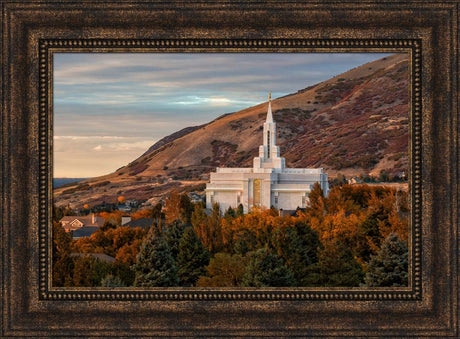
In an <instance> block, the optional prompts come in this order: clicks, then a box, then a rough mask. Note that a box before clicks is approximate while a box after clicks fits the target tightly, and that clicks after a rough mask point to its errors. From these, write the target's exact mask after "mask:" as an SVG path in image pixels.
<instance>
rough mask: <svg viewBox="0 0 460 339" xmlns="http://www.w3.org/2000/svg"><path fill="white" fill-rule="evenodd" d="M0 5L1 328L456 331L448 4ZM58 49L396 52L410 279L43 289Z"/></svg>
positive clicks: (453, 51)
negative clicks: (406, 65) (404, 103)
mask: <svg viewBox="0 0 460 339" xmlns="http://www.w3.org/2000/svg"><path fill="white" fill-rule="evenodd" d="M0 4H1V9H2V26H1V35H2V38H1V64H2V67H1V70H0V72H1V78H2V86H1V88H0V97H1V105H2V109H1V112H0V116H1V121H2V124H1V128H2V143H1V148H2V153H1V157H2V167H1V176H2V181H1V184H0V187H1V192H2V199H1V202H0V204H1V209H2V219H1V224H0V227H1V230H0V231H1V237H0V241H1V246H0V250H1V257H2V260H1V270H0V275H1V279H0V284H1V293H2V294H1V295H2V297H1V309H2V317H1V334H0V336H8V337H15V336H20V337H28V336H29V337H40V336H45V337H53V336H73V337H81V336H84V337H88V336H91V337H97V336H104V337H108V336H124V337H127V336H134V337H144V336H148V337H152V336H160V337H164V336H188V337H190V336H202V337H203V336H204V337H220V336H232V337H235V336H244V337H248V336H263V337H267V336H274V337H286V336H328V337H330V336H387V337H394V336H402V335H410V336H441V337H449V336H452V337H456V336H458V252H457V248H458V244H457V235H458V223H459V219H458V211H459V205H458V187H459V186H458V179H459V172H458V156H459V151H458V142H459V139H458V131H459V124H458V87H457V86H458V83H457V81H458V22H459V15H458V9H459V3H458V1H457V0H447V1H437V0H434V1H431V2H430V3H424V2H423V1H418V0H414V1H391V0H389V1H384V2H382V1H373V0H364V1H353V0H330V1H327V2H323V1H315V0H307V1H295V0H277V1H275V0H266V1H259V0H248V1H247V2H245V3H234V2H233V1H227V0H206V1H205V0H201V1H200V0H199V1H196V2H193V3H190V2H187V1H179V0H171V1H168V2H164V1H161V0H150V1H147V0H119V1H116V2H112V1H107V0H85V1H81V2H75V1H72V0H69V1H66V0H26V1H14V0H0ZM63 52H66V53H82V52H102V53H111V52H125V53H131V52H132V53H145V52H160V53H162V52H164V53H169V52H180V53H188V52H199V53H216V52H227V53H242V52H246V53H260V52H264V53H312V52H331V53H336V52H394V53H408V55H409V60H410V74H411V75H410V81H409V88H408V90H409V91H410V96H409V97H410V104H409V126H410V127H409V167H410V168H409V185H410V190H409V192H410V205H411V213H410V222H409V224H410V237H409V247H410V252H409V257H410V258H409V259H410V260H409V262H410V264H409V275H410V281H409V286H408V287H407V288H303V287H295V288H264V289H260V288H185V287H184V288H176V287H175V288H145V289H140V288H135V287H128V288H77V287H53V286H52V280H51V232H52V229H51V214H52V162H53V159H52V147H53V142H52V135H53V128H52V126H53V105H52V102H53V88H52V80H53V74H52V70H53V54H54V53H63ZM88 319H91V321H88Z"/></svg>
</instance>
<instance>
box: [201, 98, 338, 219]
mask: <svg viewBox="0 0 460 339" xmlns="http://www.w3.org/2000/svg"><path fill="white" fill-rule="evenodd" d="M316 182H319V184H320V186H321V188H322V189H323V192H324V195H325V196H326V195H327V194H328V193H329V184H328V181H327V173H323V169H322V168H286V167H285V160H284V158H282V157H280V150H279V147H278V146H277V145H276V123H275V122H273V115H272V107H271V95H270V94H269V97H268V111H267V120H266V121H265V123H264V127H263V145H261V146H259V156H258V157H256V158H254V165H253V167H252V168H228V167H217V169H216V172H215V173H211V178H210V183H208V184H207V185H206V208H212V204H213V203H215V202H218V203H219V205H220V208H221V211H225V210H226V209H228V208H229V207H237V206H238V205H239V204H242V205H243V208H244V213H248V212H249V211H250V210H251V208H252V207H258V208H262V209H266V208H270V207H271V206H274V207H276V208H277V209H279V210H285V211H286V210H295V209H297V207H300V208H303V207H306V206H307V205H308V203H309V199H308V194H309V193H310V191H311V189H312V188H313V185H314V184H315V183H316Z"/></svg>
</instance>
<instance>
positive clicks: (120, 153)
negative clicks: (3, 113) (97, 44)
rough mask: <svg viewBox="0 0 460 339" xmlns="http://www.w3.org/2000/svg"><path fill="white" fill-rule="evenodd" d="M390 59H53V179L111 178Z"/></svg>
mask: <svg viewBox="0 0 460 339" xmlns="http://www.w3.org/2000/svg"><path fill="white" fill-rule="evenodd" d="M383 56H385V55H384V54H376V53H367V54H358V53H354V54H352V53H348V54H345V53H334V54H332V53H331V54H306V53H303V54H302V53H290V54H281V53H278V54H277V53H271V54H268V53H251V54H237V53H234V54H230V53H228V54H214V53H209V54H196V53H195V54H194V53H178V54H169V53H162V54H153V53H138V54H134V53H131V54H128V53H55V54H54V73H53V90H54V92H53V94H54V104H53V110H54V118H53V120H54V121H53V126H54V145H53V147H54V160H53V162H54V176H55V177H91V176H98V175H103V174H108V173H111V172H113V171H115V170H116V169H117V168H119V167H121V166H123V165H126V164H127V163H129V162H130V161H133V160H134V159H135V158H137V157H138V156H139V155H141V154H143V153H144V152H145V151H146V150H147V149H148V148H149V147H150V146H151V145H152V144H154V143H155V142H156V141H158V140H159V139H161V138H162V137H164V136H167V135H169V134H171V133H173V132H175V131H178V130H180V129H182V128H184V127H187V126H194V125H199V124H203V123H206V122H209V121H211V120H213V119H215V118H217V117H218V116H220V115H222V114H225V113H229V112H236V111H238V110H241V109H244V108H246V107H249V106H253V105H257V104H260V103H262V102H265V101H266V100H267V94H268V92H269V91H271V92H272V97H273V98H276V97H280V96H284V95H286V94H289V93H293V92H296V91H297V90H299V89H302V88H305V87H307V86H310V85H313V84H316V83H318V82H321V81H323V80H326V79H329V78H330V77H333V76H335V75H338V74H340V73H343V72H345V71H347V70H349V69H351V68H354V67H357V66H359V65H362V64H364V63H366V62H370V61H373V60H377V59H379V58H381V57H383Z"/></svg>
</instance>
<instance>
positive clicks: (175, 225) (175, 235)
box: [165, 219, 185, 260]
mask: <svg viewBox="0 0 460 339" xmlns="http://www.w3.org/2000/svg"><path fill="white" fill-rule="evenodd" d="M184 229H185V225H184V224H183V222H182V221H181V220H179V219H176V220H174V221H173V222H172V223H170V224H169V225H168V226H166V231H165V240H166V243H167V244H168V247H169V250H170V251H171V255H172V257H173V258H174V260H176V258H177V255H178V254H179V242H180V239H181V238H182V234H183V233H184Z"/></svg>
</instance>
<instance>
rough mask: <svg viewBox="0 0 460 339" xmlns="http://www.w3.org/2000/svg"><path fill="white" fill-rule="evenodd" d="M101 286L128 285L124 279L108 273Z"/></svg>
mask: <svg viewBox="0 0 460 339" xmlns="http://www.w3.org/2000/svg"><path fill="white" fill-rule="evenodd" d="M101 286H103V287H126V285H125V284H124V283H123V281H122V280H121V279H120V278H119V277H117V276H114V275H112V274H109V275H107V276H106V277H105V278H103V279H102V280H101Z"/></svg>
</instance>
